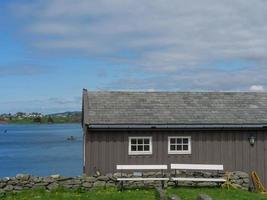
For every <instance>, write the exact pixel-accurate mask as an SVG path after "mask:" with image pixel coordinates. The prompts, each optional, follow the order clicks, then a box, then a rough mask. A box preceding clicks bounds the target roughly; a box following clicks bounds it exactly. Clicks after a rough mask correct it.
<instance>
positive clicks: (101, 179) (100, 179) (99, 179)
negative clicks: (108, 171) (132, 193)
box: [97, 176, 109, 181]
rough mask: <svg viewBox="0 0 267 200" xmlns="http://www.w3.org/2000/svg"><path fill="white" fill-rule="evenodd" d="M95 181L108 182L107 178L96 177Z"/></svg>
mask: <svg viewBox="0 0 267 200" xmlns="http://www.w3.org/2000/svg"><path fill="white" fill-rule="evenodd" d="M97 180H98V181H108V180H109V178H108V177H107V176H98V177H97Z"/></svg>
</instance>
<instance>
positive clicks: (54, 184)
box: [0, 171, 249, 193]
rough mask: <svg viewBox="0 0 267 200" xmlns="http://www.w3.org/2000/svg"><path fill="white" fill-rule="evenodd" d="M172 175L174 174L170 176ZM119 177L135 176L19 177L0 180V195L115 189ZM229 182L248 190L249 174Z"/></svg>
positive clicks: (128, 184) (131, 184)
mask: <svg viewBox="0 0 267 200" xmlns="http://www.w3.org/2000/svg"><path fill="white" fill-rule="evenodd" d="M172 175H174V173H172ZM218 175H219V176H220V177H223V174H216V173H210V172H190V171H180V172H178V174H177V176H179V177H205V178H213V177H218ZM142 176H143V177H162V174H161V173H160V172H146V173H143V174H142ZM118 177H136V176H134V175H133V174H125V173H123V174H121V173H114V174H107V175H105V176H104V175H100V174H98V175H95V176H77V177H64V176H60V175H51V176H47V177H39V176H31V175H27V174H18V175H17V176H16V177H12V178H8V177H6V178H2V179H0V193H3V192H17V191H21V190H23V189H35V188H42V189H45V190H49V191H50V190H53V189H56V188H58V187H61V188H66V189H82V190H90V189H92V188H98V187H102V188H105V187H117V186H119V182H118V181H117V180H116V179H117V178H118ZM165 177H170V174H166V175H165ZM229 180H230V182H231V183H232V184H233V185H234V186H236V187H237V188H240V189H246V190H247V189H248V187H249V175H248V174H247V173H244V172H238V171H237V172H231V173H230V178H229ZM164 183H165V187H167V186H169V187H170V186H175V182H174V181H171V180H169V181H165V182H164ZM178 185H179V186H181V185H186V186H216V185H217V183H213V182H202V183H194V182H179V183H178ZM123 186H124V187H125V188H154V187H159V186H161V181H136V182H135V181H124V183H123Z"/></svg>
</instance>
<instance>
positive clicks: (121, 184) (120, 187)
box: [119, 181, 123, 191]
mask: <svg viewBox="0 0 267 200" xmlns="http://www.w3.org/2000/svg"><path fill="white" fill-rule="evenodd" d="M119 190H120V191H122V190H123V181H120V184H119Z"/></svg>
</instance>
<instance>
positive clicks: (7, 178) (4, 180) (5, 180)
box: [2, 177, 10, 183]
mask: <svg viewBox="0 0 267 200" xmlns="http://www.w3.org/2000/svg"><path fill="white" fill-rule="evenodd" d="M9 180H10V178H9V177H4V178H3V179H2V181H3V182H5V183H7V182H8V181H9Z"/></svg>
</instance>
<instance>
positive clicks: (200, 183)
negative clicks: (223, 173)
mask: <svg viewBox="0 0 267 200" xmlns="http://www.w3.org/2000/svg"><path fill="white" fill-rule="evenodd" d="M217 185H218V183H216V182H199V183H197V186H199V187H214V186H217Z"/></svg>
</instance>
